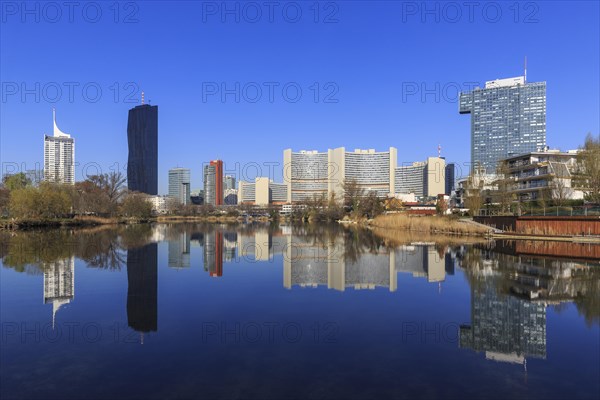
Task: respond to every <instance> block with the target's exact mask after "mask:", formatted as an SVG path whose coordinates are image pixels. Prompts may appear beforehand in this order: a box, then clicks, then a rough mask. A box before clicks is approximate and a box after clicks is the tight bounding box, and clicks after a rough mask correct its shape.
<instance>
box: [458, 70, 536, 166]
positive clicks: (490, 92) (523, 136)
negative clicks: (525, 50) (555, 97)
mask: <svg viewBox="0 0 600 400" xmlns="http://www.w3.org/2000/svg"><path fill="white" fill-rule="evenodd" d="M459 113H461V114H471V163H472V168H475V167H477V166H479V167H484V168H485V171H486V173H488V174H492V173H495V172H496V164H497V162H498V161H499V160H501V159H504V158H508V157H512V156H515V155H519V154H524V153H529V152H532V151H541V150H543V149H544V148H545V147H546V82H535V83H526V82H525V76H519V77H516V78H507V79H497V80H495V81H488V82H486V83H485V88H483V89H481V88H476V89H475V90H473V91H471V92H466V93H461V94H460V104H459Z"/></svg>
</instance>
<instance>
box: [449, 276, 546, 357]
mask: <svg viewBox="0 0 600 400" xmlns="http://www.w3.org/2000/svg"><path fill="white" fill-rule="evenodd" d="M497 279H498V278H495V277H492V276H487V277H484V278H475V281H474V282H473V283H472V287H471V325H461V327H460V347H461V348H469V349H472V350H475V351H477V352H479V351H485V356H486V358H487V359H491V360H495V361H502V362H509V363H518V364H523V363H525V357H536V358H546V306H545V305H544V304H543V303H534V302H529V301H526V300H523V299H519V298H517V297H514V296H509V295H499V294H498V292H497V287H496V286H497V284H496V282H495V281H496V280H497Z"/></svg>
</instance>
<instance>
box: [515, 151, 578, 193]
mask: <svg viewBox="0 0 600 400" xmlns="http://www.w3.org/2000/svg"><path fill="white" fill-rule="evenodd" d="M503 163H504V165H505V167H504V168H505V172H506V173H507V174H508V177H509V178H510V180H511V185H510V191H511V193H513V194H514V195H515V197H516V198H517V199H518V200H519V201H536V200H537V201H541V200H579V199H583V195H584V194H583V192H582V191H581V190H577V188H574V187H573V184H572V175H573V173H574V171H575V169H576V167H577V150H570V151H568V152H561V151H558V150H549V151H544V152H531V153H526V154H521V155H519V156H515V157H510V158H507V159H505V160H503Z"/></svg>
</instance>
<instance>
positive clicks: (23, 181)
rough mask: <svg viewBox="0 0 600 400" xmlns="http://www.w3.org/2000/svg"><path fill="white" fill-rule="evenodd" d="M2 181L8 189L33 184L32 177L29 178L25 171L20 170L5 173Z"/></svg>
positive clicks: (21, 187)
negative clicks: (8, 173)
mask: <svg viewBox="0 0 600 400" xmlns="http://www.w3.org/2000/svg"><path fill="white" fill-rule="evenodd" d="M2 183H3V184H4V187H5V188H6V189H8V190H16V189H23V188H26V187H28V186H31V179H29V178H28V177H27V175H25V174H24V173H23V172H19V173H17V174H12V175H4V178H3V179H2Z"/></svg>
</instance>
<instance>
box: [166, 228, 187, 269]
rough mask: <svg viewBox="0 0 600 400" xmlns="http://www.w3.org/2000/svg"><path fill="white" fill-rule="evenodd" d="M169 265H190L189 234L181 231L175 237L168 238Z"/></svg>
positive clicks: (182, 266) (179, 266) (171, 266)
mask: <svg viewBox="0 0 600 400" xmlns="http://www.w3.org/2000/svg"><path fill="white" fill-rule="evenodd" d="M169 267H170V268H189V267H190V234H189V233H188V232H181V233H180V234H179V235H178V236H177V239H175V240H169Z"/></svg>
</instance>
